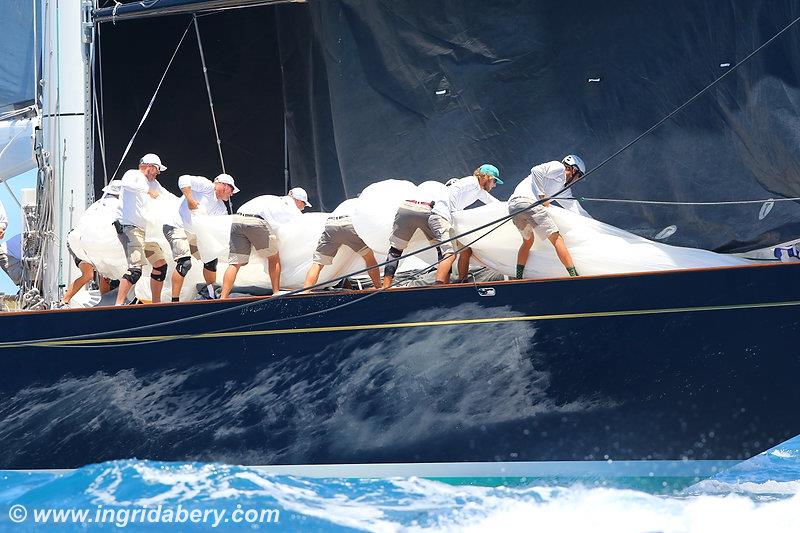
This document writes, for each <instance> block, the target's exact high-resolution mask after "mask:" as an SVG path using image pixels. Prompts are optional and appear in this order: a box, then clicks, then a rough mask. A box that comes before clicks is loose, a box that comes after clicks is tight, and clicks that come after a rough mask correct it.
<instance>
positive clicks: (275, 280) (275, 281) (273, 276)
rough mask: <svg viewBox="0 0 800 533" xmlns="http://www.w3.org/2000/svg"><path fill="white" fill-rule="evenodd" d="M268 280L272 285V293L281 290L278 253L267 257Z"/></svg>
mask: <svg viewBox="0 0 800 533" xmlns="http://www.w3.org/2000/svg"><path fill="white" fill-rule="evenodd" d="M267 268H268V270H269V282H270V284H271V285H272V294H275V293H276V292H278V291H279V290H281V257H280V256H279V255H278V254H275V255H271V256H269V257H268V258H267Z"/></svg>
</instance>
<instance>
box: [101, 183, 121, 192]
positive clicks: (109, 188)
mask: <svg viewBox="0 0 800 533" xmlns="http://www.w3.org/2000/svg"><path fill="white" fill-rule="evenodd" d="M101 190H102V191H103V192H104V193H106V194H114V195H116V196H119V193H120V192H122V180H111V181H110V182H109V183H108V185H106V186H105V187H103V188H102V189H101Z"/></svg>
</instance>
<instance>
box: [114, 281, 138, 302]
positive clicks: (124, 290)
mask: <svg viewBox="0 0 800 533" xmlns="http://www.w3.org/2000/svg"><path fill="white" fill-rule="evenodd" d="M131 287H133V283H131V282H130V281H128V280H127V279H125V278H122V279H120V280H119V289H118V290H117V301H116V302H114V305H122V304H124V303H125V297H126V296H128V292H130V290H131Z"/></svg>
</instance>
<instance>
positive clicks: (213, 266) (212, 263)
mask: <svg viewBox="0 0 800 533" xmlns="http://www.w3.org/2000/svg"><path fill="white" fill-rule="evenodd" d="M217 261H219V260H218V259H214V260H213V261H209V262H208V263H203V268H205V269H206V270H208V271H209V272H216V271H217Z"/></svg>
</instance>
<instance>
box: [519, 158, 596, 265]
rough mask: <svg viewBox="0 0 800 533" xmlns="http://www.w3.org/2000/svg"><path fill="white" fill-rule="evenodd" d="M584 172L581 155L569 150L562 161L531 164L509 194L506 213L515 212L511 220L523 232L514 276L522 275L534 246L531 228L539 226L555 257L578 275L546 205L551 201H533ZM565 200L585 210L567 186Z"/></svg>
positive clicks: (584, 167)
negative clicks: (526, 172)
mask: <svg viewBox="0 0 800 533" xmlns="http://www.w3.org/2000/svg"><path fill="white" fill-rule="evenodd" d="M585 172H586V165H585V164H584V162H583V159H581V158H580V157H578V156H577V155H574V154H570V155H567V156H565V157H564V159H562V160H561V161H550V162H548V163H542V164H540V165H536V166H535V167H533V168H531V173H530V174H528V177H527V178H525V179H524V180H522V181H521V182H520V183H519V185H517V188H516V189H514V192H513V193H512V194H511V198H509V199H508V214H509V215H514V218H512V219H511V221H512V222H513V223H514V226H516V228H517V230H518V231H519V233H520V235H522V245H521V246H520V248H519V251H518V252H517V273H516V274H517V279H522V277H523V275H524V271H525V264H526V262H527V261H528V253H529V252H530V250H531V247H532V246H533V239H534V233H533V229H534V228H539V229H540V231H542V232H544V233H545V234H546V235H547V240H549V241H550V242H551V243H552V245H553V247H554V248H555V250H556V255H558V259H559V260H560V261H561V263H562V264H563V265H564V268H566V269H567V272H568V273H569V275H570V276H577V275H578V271H577V270H576V269H575V264H574V262H573V261H572V255H570V253H569V250H568V249H567V245H566V244H565V243H564V238H563V237H562V236H561V233H559V231H558V226H557V225H556V223H555V221H554V220H553V218H552V217H551V216H550V214H549V213H548V212H547V209H546V208H547V206H548V205H550V201H549V200H548V201H546V202H543V203H541V204H539V205H535V206H534V204H535V203H536V202H537V201H539V200H544V199H545V198H550V197H552V196H553V195H554V194H556V193H557V192H559V191H560V190H561V189H563V188H564V187H567V186H569V185H570V184H571V183H572V182H573V181H575V180H576V179H579V178H580V177H581V176H582V175H583V174H584V173H585ZM563 196H564V198H565V199H566V202H569V201H572V202H574V204H573V205H572V206H570V207H566V205H569V204H566V205H565V208H567V209H569V210H570V211H574V212H576V213H579V214H584V213H585V214H586V215H585V216H588V213H586V212H585V211H583V208H581V207H580V204H578V201H577V200H575V199H574V198H573V197H572V191H571V190H570V189H566V190H565V191H564V194H563ZM564 198H562V197H561V196H557V197H555V198H554V199H553V200H554V201H556V202H561V201H564Z"/></svg>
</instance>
